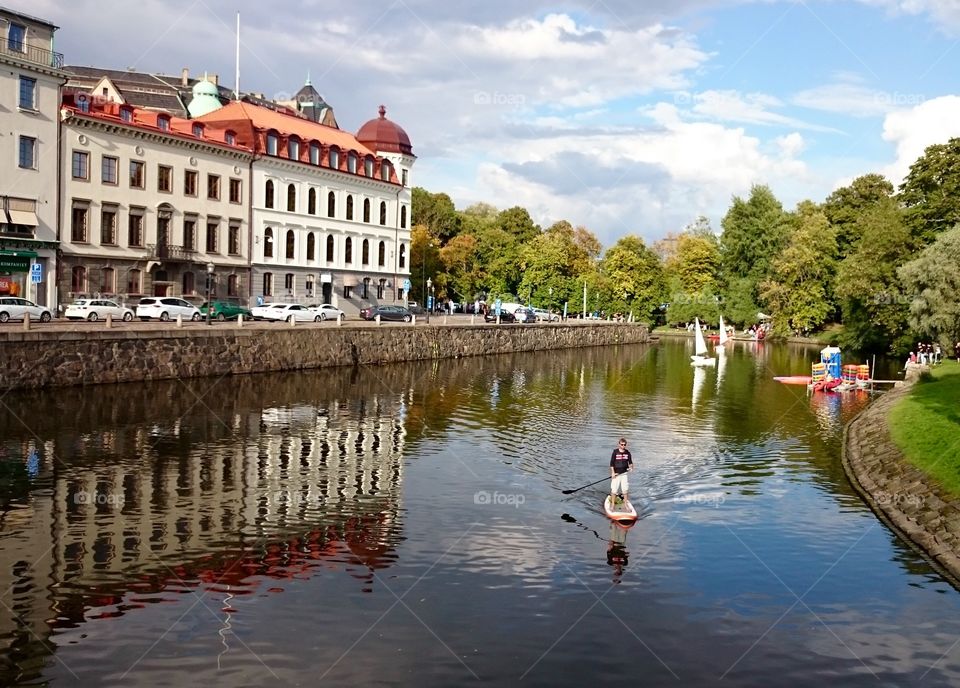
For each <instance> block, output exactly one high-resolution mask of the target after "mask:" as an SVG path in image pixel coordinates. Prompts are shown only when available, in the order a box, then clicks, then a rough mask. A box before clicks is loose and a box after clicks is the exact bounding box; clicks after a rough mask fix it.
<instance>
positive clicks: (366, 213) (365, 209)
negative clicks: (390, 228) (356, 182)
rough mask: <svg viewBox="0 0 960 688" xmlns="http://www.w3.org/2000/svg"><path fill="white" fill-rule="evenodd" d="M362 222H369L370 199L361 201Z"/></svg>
mask: <svg viewBox="0 0 960 688" xmlns="http://www.w3.org/2000/svg"><path fill="white" fill-rule="evenodd" d="M363 221H364V222H370V199H369V198H364V199H363Z"/></svg>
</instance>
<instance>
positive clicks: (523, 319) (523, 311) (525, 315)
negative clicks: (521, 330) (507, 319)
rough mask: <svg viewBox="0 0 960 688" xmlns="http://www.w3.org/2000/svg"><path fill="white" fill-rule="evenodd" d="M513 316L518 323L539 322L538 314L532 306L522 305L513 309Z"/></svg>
mask: <svg viewBox="0 0 960 688" xmlns="http://www.w3.org/2000/svg"><path fill="white" fill-rule="evenodd" d="M513 317H514V318H515V319H516V321H517V322H518V323H527V324H532V323H535V322H537V314H536V313H534V312H533V309H532V308H527V307H525V306H521V307H520V308H517V309H516V310H514V311H513Z"/></svg>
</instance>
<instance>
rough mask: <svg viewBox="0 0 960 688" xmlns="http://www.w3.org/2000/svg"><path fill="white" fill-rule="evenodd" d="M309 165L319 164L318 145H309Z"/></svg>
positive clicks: (313, 143) (312, 143)
mask: <svg viewBox="0 0 960 688" xmlns="http://www.w3.org/2000/svg"><path fill="white" fill-rule="evenodd" d="M310 164H311V165H319V164H320V144H319V143H315V142H311V143H310Z"/></svg>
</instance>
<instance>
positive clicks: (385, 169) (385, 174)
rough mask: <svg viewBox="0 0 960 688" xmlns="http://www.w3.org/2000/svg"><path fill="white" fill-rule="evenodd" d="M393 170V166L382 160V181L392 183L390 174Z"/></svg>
mask: <svg viewBox="0 0 960 688" xmlns="http://www.w3.org/2000/svg"><path fill="white" fill-rule="evenodd" d="M392 170H393V165H391V164H390V163H389V162H388V161H386V160H382V161H381V162H380V179H382V180H383V181H385V182H388V181H390V172H391V171H392Z"/></svg>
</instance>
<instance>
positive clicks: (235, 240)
mask: <svg viewBox="0 0 960 688" xmlns="http://www.w3.org/2000/svg"><path fill="white" fill-rule="evenodd" d="M227 253H229V254H230V255H231V256H239V255H240V225H239V224H237V223H236V222H233V223H231V224H230V233H229V235H228V237H227Z"/></svg>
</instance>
